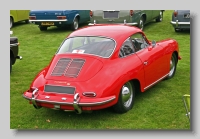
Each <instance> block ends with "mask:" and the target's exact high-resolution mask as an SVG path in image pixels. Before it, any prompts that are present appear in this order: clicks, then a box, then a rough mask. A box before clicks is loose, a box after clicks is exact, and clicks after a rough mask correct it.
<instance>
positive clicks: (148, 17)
mask: <svg viewBox="0 0 200 139" xmlns="http://www.w3.org/2000/svg"><path fill="white" fill-rule="evenodd" d="M143 12H144V13H145V14H146V21H145V23H147V22H149V21H151V20H152V18H153V17H152V14H153V10H143Z"/></svg>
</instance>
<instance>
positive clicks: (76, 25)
mask: <svg viewBox="0 0 200 139" xmlns="http://www.w3.org/2000/svg"><path fill="white" fill-rule="evenodd" d="M74 28H75V29H78V21H77V19H75V21H74Z"/></svg>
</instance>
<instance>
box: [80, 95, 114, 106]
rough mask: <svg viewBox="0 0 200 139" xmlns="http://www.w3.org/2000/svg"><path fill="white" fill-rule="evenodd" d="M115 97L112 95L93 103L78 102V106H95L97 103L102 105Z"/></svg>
mask: <svg viewBox="0 0 200 139" xmlns="http://www.w3.org/2000/svg"><path fill="white" fill-rule="evenodd" d="M115 98H116V97H112V98H110V99H108V100H104V101H100V102H94V103H89V102H88V103H79V105H80V106H97V105H103V104H106V103H108V102H110V101H113V100H114V99H115Z"/></svg>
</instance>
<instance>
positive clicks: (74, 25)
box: [71, 17, 79, 31]
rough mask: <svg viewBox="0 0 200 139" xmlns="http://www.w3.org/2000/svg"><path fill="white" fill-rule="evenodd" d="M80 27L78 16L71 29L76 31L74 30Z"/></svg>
mask: <svg viewBox="0 0 200 139" xmlns="http://www.w3.org/2000/svg"><path fill="white" fill-rule="evenodd" d="M78 27H79V21H78V18H77V17H76V18H75V19H74V21H73V23H72V24H71V29H72V30H73V31H74V30H77V29H78Z"/></svg>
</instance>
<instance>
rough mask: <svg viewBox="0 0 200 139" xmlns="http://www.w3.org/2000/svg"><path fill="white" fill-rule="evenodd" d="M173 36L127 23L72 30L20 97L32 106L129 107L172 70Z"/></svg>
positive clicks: (176, 52)
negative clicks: (152, 35) (151, 34)
mask: <svg viewBox="0 0 200 139" xmlns="http://www.w3.org/2000/svg"><path fill="white" fill-rule="evenodd" d="M179 59H181V58H180V56H179V47H178V43H177V41H176V40H173V39H166V40H163V41H159V42H155V41H149V40H148V39H147V37H146V36H145V34H144V33H143V31H142V30H140V29H139V28H137V27H133V26H127V25H94V26H88V27H84V28H82V29H79V30H77V31H74V32H72V33H71V34H70V35H69V36H68V37H67V38H66V39H64V41H63V42H62V44H61V46H60V47H59V49H58V51H57V53H56V54H55V55H54V56H53V58H52V60H51V62H50V64H49V65H48V66H47V67H45V68H44V69H43V70H42V71H41V72H40V73H39V74H38V75H37V76H36V77H35V79H34V80H33V82H32V84H31V85H30V88H29V89H28V90H27V91H25V92H24V93H23V97H24V98H25V99H27V100H29V101H30V104H32V105H33V106H34V107H35V108H37V109H38V108H41V107H46V108H51V109H58V110H64V111H75V112H76V113H78V114H80V113H82V112H84V111H93V110H99V109H104V108H107V107H111V106H112V107H113V108H114V110H115V111H116V112H118V113H125V112H127V111H129V110H130V109H132V107H133V104H134V99H135V93H136V91H140V92H144V91H145V90H147V89H148V88H150V87H151V86H153V85H155V84H156V83H158V82H159V81H161V80H163V79H170V78H172V77H173V76H174V74H175V72H176V67H177V63H178V60H179Z"/></svg>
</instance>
